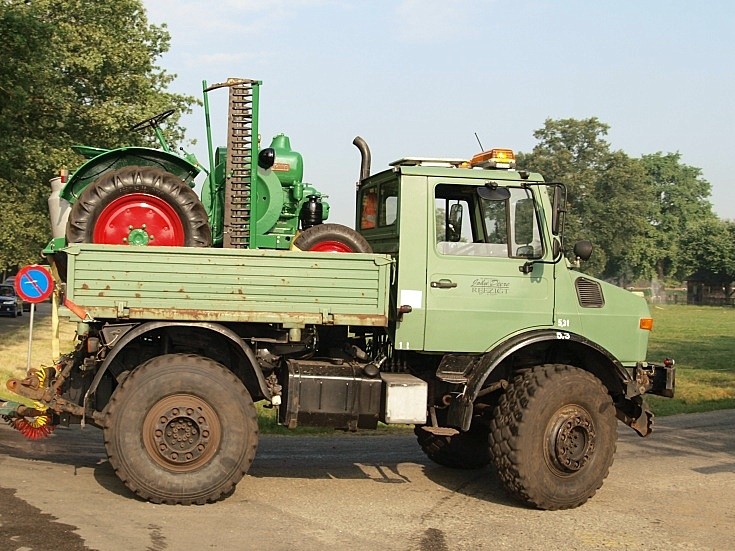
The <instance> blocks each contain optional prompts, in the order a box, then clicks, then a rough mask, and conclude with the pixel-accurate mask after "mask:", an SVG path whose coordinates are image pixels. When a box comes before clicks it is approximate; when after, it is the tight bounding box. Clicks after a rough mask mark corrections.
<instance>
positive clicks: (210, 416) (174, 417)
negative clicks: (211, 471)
mask: <svg viewBox="0 0 735 551" xmlns="http://www.w3.org/2000/svg"><path fill="white" fill-rule="evenodd" d="M143 431H144V436H145V438H144V440H145V445H146V449H147V450H148V453H149V454H150V456H151V458H152V459H153V460H154V461H156V462H157V463H158V464H159V465H161V466H163V467H166V468H168V469H170V470H174V471H190V470H193V469H195V468H197V467H199V466H200V465H202V464H204V463H206V462H207V461H208V460H209V459H210V458H211V457H212V455H214V453H215V452H216V451H217V448H218V447H219V441H220V437H221V426H220V422H219V418H218V417H217V415H216V414H215V412H214V411H213V410H212V408H211V407H210V406H209V404H207V403H206V402H204V401H203V400H202V399H201V398H199V397H197V396H192V395H188V394H180V395H174V396H169V397H167V398H164V399H163V400H161V401H160V402H158V403H157V404H156V405H154V407H152V408H151V410H150V411H149V412H148V414H147V415H146V418H145V421H144V425H143Z"/></svg>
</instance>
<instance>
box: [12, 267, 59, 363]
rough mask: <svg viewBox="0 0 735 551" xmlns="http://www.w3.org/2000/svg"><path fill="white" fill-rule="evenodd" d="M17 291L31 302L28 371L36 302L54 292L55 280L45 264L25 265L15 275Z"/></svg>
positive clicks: (22, 297)
mask: <svg viewBox="0 0 735 551" xmlns="http://www.w3.org/2000/svg"><path fill="white" fill-rule="evenodd" d="M13 286H14V287H15V292H16V293H18V296H19V297H20V298H21V299H23V300H25V301H26V302H30V303H31V315H30V318H31V319H30V320H29V327H28V357H27V361H26V371H28V370H30V368H31V348H32V344H33V318H34V315H35V313H36V304H37V303H39V302H43V301H44V300H46V299H47V298H49V297H50V296H51V293H53V292H54V280H53V279H52V278H51V272H49V271H48V269H47V268H45V267H43V266H39V265H38V264H32V265H30V266H24V267H22V268H21V269H20V270H18V274H17V275H16V276H15V282H14V285H13Z"/></svg>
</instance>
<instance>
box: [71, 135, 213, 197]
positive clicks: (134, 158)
mask: <svg viewBox="0 0 735 551" xmlns="http://www.w3.org/2000/svg"><path fill="white" fill-rule="evenodd" d="M73 149H74V150H75V151H77V152H80V151H81V152H82V154H84V153H83V152H84V151H87V150H90V149H91V150H92V151H93V152H97V151H101V152H102V153H100V154H99V155H96V156H95V157H93V158H91V159H90V160H89V161H87V162H86V163H84V164H83V165H82V166H80V167H79V168H78V169H77V170H76V171H75V172H74V174H73V175H72V176H71V178H69V181H68V182H67V184H66V185H65V186H64V189H62V190H61V192H60V193H59V195H60V196H61V198H62V199H65V200H67V201H69V203H71V204H72V205H73V204H74V203H76V202H77V199H79V196H80V195H81V194H82V192H83V191H84V190H85V188H86V187H87V186H88V185H89V184H91V183H92V182H94V181H95V180H97V178H99V177H100V176H101V175H102V174H104V173H105V172H108V171H110V170H117V169H118V168H122V167H125V166H131V165H141V166H153V167H158V168H162V169H164V170H166V171H167V172H170V173H171V174H175V175H176V176H178V177H179V178H181V179H182V180H183V181H184V183H186V184H188V185H190V186H191V187H193V186H194V178H195V177H196V176H197V174H199V172H200V169H199V167H198V166H197V165H193V164H191V163H190V162H189V161H187V160H185V159H182V158H181V157H179V156H178V155H175V154H173V153H169V152H167V151H162V150H160V149H153V148H150V147H121V148H118V149H111V150H104V149H96V148H87V147H84V146H74V148H73Z"/></svg>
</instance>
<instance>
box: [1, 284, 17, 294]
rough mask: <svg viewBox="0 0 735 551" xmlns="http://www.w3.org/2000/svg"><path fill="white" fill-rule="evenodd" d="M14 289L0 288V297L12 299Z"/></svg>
mask: <svg viewBox="0 0 735 551" xmlns="http://www.w3.org/2000/svg"><path fill="white" fill-rule="evenodd" d="M14 296H15V289H13V288H12V287H10V286H8V285H3V286H0V297H14Z"/></svg>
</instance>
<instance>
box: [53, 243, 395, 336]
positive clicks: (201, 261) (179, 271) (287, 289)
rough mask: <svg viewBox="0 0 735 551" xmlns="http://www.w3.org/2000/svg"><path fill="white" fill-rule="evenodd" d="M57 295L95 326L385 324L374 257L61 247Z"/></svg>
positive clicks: (383, 274)
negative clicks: (111, 322)
mask: <svg viewBox="0 0 735 551" xmlns="http://www.w3.org/2000/svg"><path fill="white" fill-rule="evenodd" d="M64 253H65V254H66V255H67V259H68V269H67V282H66V284H67V285H66V296H67V298H69V299H70V300H71V301H72V302H74V303H75V304H76V305H78V306H80V307H82V308H83V309H84V310H86V311H87V312H88V313H89V315H90V316H91V317H92V318H95V319H119V318H123V319H158V320H161V319H162V320H197V321H224V322H261V323H295V324H302V323H303V324H312V323H313V324H322V323H327V324H332V323H333V324H336V325H373V326H386V325H387V324H388V310H387V308H388V288H389V285H390V265H391V261H390V258H389V257H387V256H384V255H375V254H336V253H312V252H299V251H249V250H239V249H199V248H183V247H176V248H174V247H127V246H111V245H92V244H80V245H70V246H69V247H67V248H66V249H64V250H63V253H61V254H64Z"/></svg>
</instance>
